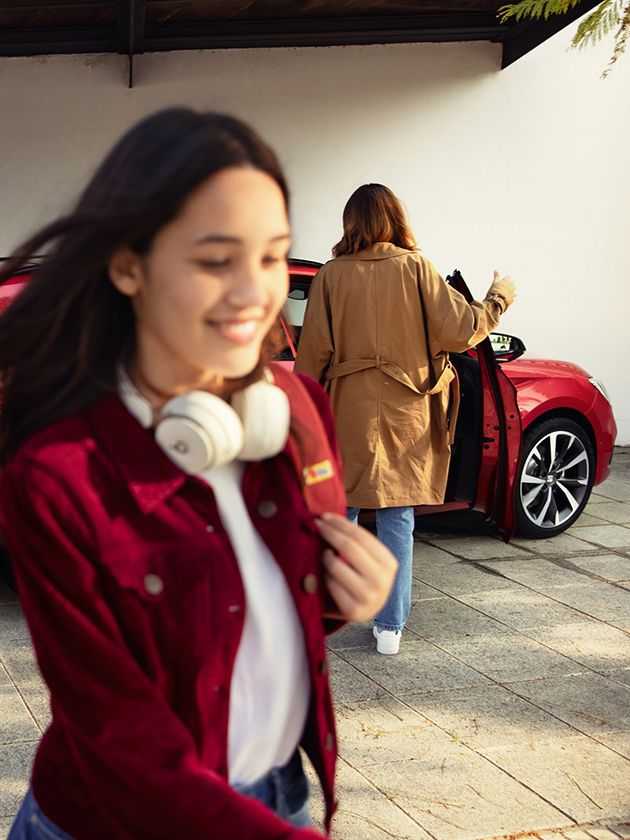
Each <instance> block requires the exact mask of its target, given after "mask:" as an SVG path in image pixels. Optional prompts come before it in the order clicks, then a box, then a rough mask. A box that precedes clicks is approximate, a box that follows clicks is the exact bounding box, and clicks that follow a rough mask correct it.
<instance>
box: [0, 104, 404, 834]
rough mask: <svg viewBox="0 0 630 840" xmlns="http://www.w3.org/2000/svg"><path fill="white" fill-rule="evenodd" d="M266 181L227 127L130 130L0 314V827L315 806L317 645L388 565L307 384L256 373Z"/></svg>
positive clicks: (163, 819) (250, 825)
mask: <svg viewBox="0 0 630 840" xmlns="http://www.w3.org/2000/svg"><path fill="white" fill-rule="evenodd" d="M287 206H288V191H287V187H286V184H285V180H284V177H283V174H282V171H281V169H280V166H279V164H278V161H277V159H276V157H275V155H274V154H273V152H272V151H271V150H270V149H269V148H268V147H267V146H266V145H265V144H264V143H263V142H262V141H261V140H260V138H259V137H258V136H257V135H256V134H255V133H254V132H253V131H252V130H251V129H250V128H249V127H248V126H246V125H245V124H243V123H242V122H240V121H238V120H235V119H233V118H230V117H226V116H221V115H216V114H198V113H195V112H193V111H190V110H187V109H177V108H176V109H170V110H167V111H163V112H160V113H158V114H156V115H154V116H152V117H149V118H147V119H145V120H143V121H142V122H141V123H139V124H138V125H137V126H136V127H135V128H133V129H131V130H130V131H129V132H128V133H127V134H126V135H125V136H123V138H122V139H121V140H120V141H119V142H118V144H117V145H116V146H115V147H114V148H113V150H112V151H111V152H110V154H109V155H108V156H107V157H106V159H105V160H104V162H103V163H102V165H101V166H100V168H99V169H98V170H97V172H96V174H95V175H94V177H93V178H92V180H91V181H90V183H89V184H88V186H87V188H86V189H85V191H84V193H83V195H82V196H81V197H80V198H79V200H78V203H77V205H76V207H75V209H74V210H73V211H72V212H71V213H70V214H69V215H68V216H66V217H64V218H62V219H60V220H58V221H57V222H54V223H53V224H51V225H49V226H48V227H46V228H45V229H44V230H42V231H40V232H39V233H37V234H36V235H34V236H33V237H31V238H30V239H29V240H28V241H27V242H25V243H24V244H23V245H22V246H21V247H20V248H19V249H18V250H17V252H16V253H15V255H14V257H13V258H12V259H11V260H10V261H9V262H8V264H7V265H5V266H4V268H3V270H2V273H1V275H0V281H1V280H3V279H6V278H7V277H8V276H10V275H11V274H12V273H13V272H15V271H16V270H18V269H20V268H21V267H22V266H23V265H24V264H25V262H26V261H27V259H28V257H29V256H30V255H31V254H34V253H37V254H40V253H45V258H44V260H43V263H42V264H41V266H40V267H39V268H38V269H37V271H36V273H35V276H34V278H33V279H32V280H31V282H30V283H29V285H28V287H27V288H26V290H25V291H23V292H22V293H21V294H20V296H19V297H18V298H17V300H15V302H14V303H12V305H11V306H10V307H9V309H8V310H7V311H6V312H5V313H4V314H3V315H2V316H1V317H0V383H1V386H0V387H1V398H2V412H1V414H0V457H1V459H2V464H3V473H2V477H1V482H0V514H1V516H2V530H3V532H4V537H5V539H6V542H7V545H8V548H9V552H10V554H11V558H12V561H13V567H14V572H15V576H16V579H17V583H18V589H19V593H20V597H21V602H22V605H23V609H24V612H25V615H26V619H27V621H28V624H29V628H30V631H31V635H32V638H33V643H34V647H35V652H36V655H37V659H38V663H39V666H40V668H41V671H42V674H43V676H44V679H45V681H46V682H47V684H48V687H49V689H50V696H51V711H52V722H51V725H50V727H49V729H48V730H47V731H46V733H45V734H44V737H43V739H42V742H41V744H40V746H39V749H38V752H37V755H36V758H35V763H34V768H33V773H32V787H31V789H30V790H29V792H28V794H27V796H26V798H25V800H24V802H23V804H22V807H21V810H20V812H19V814H18V816H17V818H16V821H15V824H14V826H13V829H12V831H11V834H10V838H11V840H24V838H51V837H53V838H54V837H60V838H68V837H70V838H77V840H112V838H115V839H116V840H125V838H127V840H144V838H146V840H153V838H165V840H166V838H168V840H174V838H182V837H185V838H199V840H202V838H203V840H210V838H216V840H219V838H220V840H225V838H227V837H229V838H234V840H241V839H242V840H245V838H254V837H255V838H278V839H279V838H296V840H297V838H302V837H303V838H305V840H306V838H307V837H315V836H321V835H319V834H317V833H316V832H314V830H312V829H310V828H308V826H309V825H310V818H309V815H308V802H307V799H308V786H307V783H306V778H305V776H304V772H303V769H302V763H301V757H300V751H299V747H302V748H303V749H304V750H305V751H306V752H307V754H308V755H309V757H310V759H311V761H312V763H313V765H314V766H315V769H316V770H317V773H318V775H319V777H320V780H321V782H322V786H323V790H324V797H325V801H326V823H327V826H328V825H329V824H330V818H331V815H332V812H333V809H334V805H333V802H334V800H333V778H334V766H335V757H336V740H335V734H334V719H333V711H332V705H331V698H330V692H329V687H328V675H327V666H326V651H325V643H324V634H325V631H326V630H330V629H334V628H335V627H338V626H339V625H340V623H341V622H342V621H343V620H345V619H359V620H364V619H366V618H367V617H369V616H370V615H373V614H374V613H375V612H376V611H377V610H378V609H379V608H380V607H381V606H382V604H383V603H384V601H385V599H386V597H387V592H388V589H389V586H390V585H391V581H392V579H393V576H394V573H395V568H396V563H395V560H394V559H393V557H392V556H391V554H390V553H389V552H388V551H387V549H385V548H384V547H383V546H382V545H381V544H380V543H378V541H377V540H375V539H374V538H373V537H372V536H371V535H370V534H368V533H367V532H365V531H355V529H353V528H352V526H351V525H350V524H349V523H348V522H347V521H346V519H345V518H344V516H343V515H342V514H343V513H344V511H345V498H344V494H343V485H342V483H341V480H340V477H339V471H338V467H337V459H336V444H335V439H334V434H333V431H332V422H331V416H330V413H329V409H328V407H327V404H326V400H325V397H324V396H323V394H322V393H321V391H320V389H319V388H318V387H316V386H315V385H314V384H313V383H310V384H309V382H308V380H307V379H304V380H302V379H301V378H299V377H296V376H293V375H292V374H290V373H288V372H286V371H284V370H283V369H282V368H281V367H279V366H277V365H274V364H273V363H271V362H270V356H271V354H272V353H273V352H274V350H275V349H277V346H278V336H279V334H278V328H277V316H278V313H279V310H280V307H281V306H282V304H283V302H284V299H285V296H286V294H287V287H288V270H287V261H286V257H287V252H288V248H289V242H290V230H289V223H288V216H287Z"/></svg>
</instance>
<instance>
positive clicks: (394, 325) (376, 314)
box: [295, 184, 515, 654]
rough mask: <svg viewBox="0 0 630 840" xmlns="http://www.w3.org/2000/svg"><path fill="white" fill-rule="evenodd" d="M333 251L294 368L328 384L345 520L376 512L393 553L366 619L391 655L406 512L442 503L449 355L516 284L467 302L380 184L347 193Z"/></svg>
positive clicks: (507, 282) (404, 603)
mask: <svg viewBox="0 0 630 840" xmlns="http://www.w3.org/2000/svg"><path fill="white" fill-rule="evenodd" d="M333 256H334V257H335V259H333V260H331V261H330V262H328V263H326V265H325V266H324V267H323V268H322V269H321V271H319V273H318V274H317V276H316V278H315V280H314V281H313V284H312V286H311V290H310V293H309V298H308V305H307V309H306V314H305V318H304V325H303V327H302V333H301V337H300V344H299V349H298V356H297V361H296V365H295V370H296V371H300V372H301V373H306V374H309V375H310V376H312V377H313V378H314V379H316V380H317V381H319V382H321V383H322V384H325V385H326V387H327V388H328V390H329V391H330V397H331V403H332V408H333V414H334V416H335V420H336V427H337V433H338V437H339V447H340V451H341V457H342V463H343V467H344V478H345V486H346V492H347V497H348V503H349V505H350V508H349V510H348V517H349V518H350V520H351V521H353V522H356V520H357V517H358V514H359V510H360V509H361V508H372V509H376V528H377V533H378V536H379V538H380V539H381V540H382V541H383V542H384V543H385V545H387V546H388V547H389V548H390V549H391V551H392V553H393V554H394V556H395V557H396V559H397V560H398V564H399V566H398V573H397V575H396V580H395V583H394V587H393V588H392V591H391V593H390V596H389V599H388V601H387V603H386V605H385V606H384V607H383V609H382V610H381V612H379V613H378V615H377V616H376V618H375V620H374V635H375V636H376V640H377V650H378V652H379V653H383V654H396V653H398V650H399V646H400V639H401V633H402V630H403V628H404V626H405V623H406V621H407V618H408V615H409V610H410V607H411V585H412V555H413V528H414V510H413V508H414V506H415V505H438V504H441V503H442V502H443V501H444V493H445V489H446V481H447V477H448V466H449V460H450V449H451V442H452V435H453V432H454V429H455V423H456V421H457V405H458V402H459V399H458V397H459V394H458V388H457V375H456V373H455V369H454V368H453V367H452V365H451V363H450V362H449V358H448V354H449V352H459V351H463V350H466V349H467V348H469V347H473V346H474V345H475V344H478V343H479V342H480V341H481V340H482V339H483V338H485V337H486V336H487V335H488V334H489V333H490V332H492V330H494V329H495V327H496V326H497V324H498V323H499V318H500V317H501V315H502V314H503V312H504V311H505V310H506V309H507V307H508V306H509V305H510V304H511V303H512V301H513V300H514V296H515V290H514V284H513V282H512V280H511V279H510V278H509V277H504V278H502V279H500V278H499V275H498V273H497V272H495V274H494V281H493V283H492V285H491V286H490V289H489V290H488V293H487V295H486V297H485V299H484V300H483V301H482V302H477V301H473V302H472V303H470V304H469V303H467V302H466V300H465V299H464V297H463V296H462V295H460V294H459V293H458V292H456V291H455V290H454V289H453V288H451V287H450V286H448V285H447V284H446V283H445V282H444V281H443V279H442V278H441V277H440V275H439V274H438V273H437V271H436V270H435V268H434V267H433V265H432V264H431V263H430V262H429V260H427V259H426V258H425V257H423V256H422V255H421V254H420V253H419V251H418V250H417V246H416V242H415V239H414V236H413V234H412V232H411V230H410V228H409V225H408V223H407V219H406V216H405V212H404V210H403V208H402V205H401V204H400V201H399V200H398V199H397V197H396V196H395V195H394V193H393V192H392V191H391V190H390V189H388V188H387V187H385V186H383V185H382V184H365V185H363V186H362V187H359V188H358V189H357V190H356V191H355V192H354V193H353V194H352V195H351V196H350V198H349V199H348V202H347V204H346V206H345V209H344V211H343V236H342V238H341V240H340V241H339V242H338V243H337V244H336V245H335V247H334V248H333Z"/></svg>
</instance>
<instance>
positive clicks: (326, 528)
mask: <svg viewBox="0 0 630 840" xmlns="http://www.w3.org/2000/svg"><path fill="white" fill-rule="evenodd" d="M316 522H317V526H318V528H319V531H320V534H321V535H322V537H323V538H324V539H325V540H326V542H327V543H328V544H329V545H330V546H331V548H328V549H326V551H325V552H324V568H325V574H326V585H327V586H328V591H329V592H330V594H331V595H332V598H333V600H334V602H335V603H336V605H337V607H338V609H339V612H340V614H341V616H342V617H343V618H345V619H347V620H348V621H367V620H368V619H370V618H373V617H374V616H375V615H376V613H377V612H379V610H380V609H381V608H382V607H383V606H384V604H385V602H386V601H387V597H388V595H389V592H390V589H391V588H392V584H393V582H394V577H395V575H396V570H397V569H398V562H397V561H396V558H395V557H394V555H393V554H392V553H391V551H390V550H389V549H388V548H386V547H385V546H384V545H383V543H382V542H381V541H380V540H378V539H377V538H376V537H375V536H374V535H373V534H371V533H370V532H369V531H367V530H366V529H365V528H362V527H361V526H360V525H353V524H352V523H351V522H349V521H348V520H347V519H346V518H345V517H344V516H339V514H336V513H325V514H323V515H322V517H321V519H317V520H316Z"/></svg>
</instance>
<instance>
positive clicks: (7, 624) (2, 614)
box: [0, 602, 29, 643]
mask: <svg viewBox="0 0 630 840" xmlns="http://www.w3.org/2000/svg"><path fill="white" fill-rule="evenodd" d="M28 638H29V634H28V628H27V626H26V621H25V620H24V616H23V615H22V609H21V607H20V605H19V604H18V603H17V602H15V603H11V602H9V603H5V604H0V643H3V642H5V641H6V642H8V641H13V640H14V639H28Z"/></svg>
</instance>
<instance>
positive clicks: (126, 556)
mask: <svg viewBox="0 0 630 840" xmlns="http://www.w3.org/2000/svg"><path fill="white" fill-rule="evenodd" d="M303 384H304V385H306V386H307V388H308V391H309V392H310V394H311V397H312V399H313V401H314V403H315V405H316V406H317V411H318V413H319V415H320V416H321V418H322V420H323V426H322V434H321V435H320V440H319V442H318V444H317V446H316V447H315V450H316V451H317V452H318V456H319V455H321V457H320V458H319V460H321V461H325V460H326V459H327V458H331V459H332V461H333V463H334V465H335V467H336V468H337V467H338V461H337V453H336V445H335V442H334V433H333V427H332V420H331V415H330V411H329V408H328V404H327V398H326V396H325V395H324V393H323V392H322V391H321V390H320V389H319V386H317V385H316V384H315V383H313V382H312V381H310V380H307V379H304V380H303ZM323 430H325V433H324V431H323ZM314 434H315V433H314ZM311 443H312V441H311ZM294 460H295V459H292V458H291V457H290V455H289V449H287V450H285V452H283V453H281V454H280V455H278V456H277V457H275V458H273V459H270V460H267V461H263V462H260V463H251V464H248V465H247V467H246V469H245V473H244V478H243V494H244V497H245V501H246V504H247V507H248V510H249V513H250V516H251V518H252V520H253V522H254V525H255V527H256V528H257V529H258V531H259V533H260V534H261V536H262V538H263V540H264V541H265V542H266V544H267V545H268V546H269V548H270V550H271V552H272V554H273V555H274V557H275V558H276V559H277V562H278V563H279V564H280V566H281V567H282V569H283V571H284V573H285V575H286V579H287V583H288V586H289V588H290V591H291V593H292V595H293V597H294V599H295V604H296V607H297V611H298V614H299V617H300V620H301V623H302V627H303V630H304V638H305V644H306V652H307V657H308V662H309V669H310V675H311V683H312V701H311V709H310V712H309V717H308V722H307V725H306V729H305V733H304V737H303V741H302V746H303V747H304V749H305V750H306V752H307V754H308V755H309V757H310V758H311V761H312V762H313V764H314V766H315V768H316V770H317V772H318V774H319V776H320V779H321V781H322V786H323V790H324V795H325V799H326V802H327V812H328V819H330V816H331V815H332V812H333V811H334V807H335V806H334V800H333V781H334V767H335V760H336V753H337V748H336V738H335V726H334V718H333V708H332V703H331V697H330V691H329V684H328V668H327V662H326V649H325V644H324V621H323V619H322V614H323V608H324V602H325V593H324V585H323V581H322V570H321V551H322V542H321V539H320V537H319V535H318V532H317V529H316V527H315V525H314V522H313V516H312V514H311V513H310V512H309V510H308V509H307V507H306V506H305V502H304V499H303V494H302V491H301V486H300V480H299V475H298V471H297V469H296V464H295V463H294ZM0 510H1V514H2V521H3V530H4V534H5V537H6V540H7V543H8V547H9V551H10V554H11V557H12V560H13V565H14V570H15V575H16V578H17V582H18V589H19V593H20V597H21V601H22V606H23V609H24V612H25V615H26V619H27V621H28V624H29V628H30V631H31V635H32V638H33V643H34V647H35V651H36V655H37V659H38V663H39V666H40V668H41V671H42V674H43V676H44V679H45V681H46V683H47V684H48V686H49V688H50V693H51V709H52V723H51V725H50V727H49V729H48V730H47V732H46V733H45V734H44V736H43V739H42V741H41V744H40V746H39V749H38V752H37V756H36V758H35V764H34V769H33V780H32V781H33V790H34V794H35V798H36V799H37V800H38V802H39V804H40V806H41V808H42V810H43V811H44V813H45V814H46V815H47V816H48V817H49V819H51V820H52V821H53V822H54V823H56V824H57V825H58V826H59V827H60V828H61V829H63V830H64V831H66V832H67V833H68V834H70V835H71V836H72V837H75V838H77V840H145V838H146V840H158V838H159V839H160V840H161V838H164V840H167V838H168V840H179V838H189V840H202V839H203V840H213V838H214V839H215V840H228V838H229V840H254V838H256V840H263V838H268V839H269V840H272V838H273V840H276V839H277V840H280V838H283V840H284V838H290V839H291V840H302V838H303V840H306V838H311V837H313V838H314V837H317V836H321V835H319V834H318V833H317V832H314V831H312V830H310V829H297V828H293V827H292V826H290V825H289V824H288V823H286V822H284V821H283V820H281V819H279V818H278V817H277V816H276V815H275V814H273V813H272V812H271V811H270V810H269V809H268V808H266V807H264V806H263V805H261V804H259V803H257V802H256V801H254V800H252V799H247V798H245V797H244V796H242V795H241V794H239V793H236V792H235V791H233V790H232V789H231V788H230V787H229V785H228V783H227V781H226V779H227V771H228V768H227V732H228V714H229V699H230V698H229V687H230V679H231V674H232V669H233V665H234V660H235V657H236V652H237V648H238V645H239V639H240V636H241V631H242V628H243V622H244V614H245V595H244V590H243V586H242V582H241V578H240V575H239V571H238V565H237V561H236V558H235V556H234V553H233V551H232V548H231V545H230V542H229V540H228V537H227V535H226V533H225V530H224V528H223V526H222V523H221V519H220V517H219V513H218V510H217V506H216V502H215V499H214V496H213V492H212V490H211V488H210V487H209V486H208V485H207V484H206V483H205V482H203V481H202V480H200V479H198V478H195V477H190V476H186V475H185V474H184V473H182V472H181V471H180V470H179V469H178V468H177V467H176V466H175V465H174V464H173V463H172V462H171V461H170V460H169V459H168V458H167V457H166V456H165V455H164V454H163V453H162V451H161V450H160V449H159V448H158V447H157V445H156V444H155V442H154V440H153V437H152V435H151V432H150V431H147V430H145V429H143V428H142V427H141V426H140V425H139V424H138V423H137V422H136V420H135V419H134V418H133V417H132V416H131V415H130V414H129V413H128V412H127V410H126V409H125V407H124V406H123V405H122V403H121V402H120V400H119V399H118V397H117V396H113V395H112V396H109V397H106V398H104V399H103V400H101V401H100V402H99V403H97V404H95V405H93V406H91V407H90V408H89V409H87V410H86V411H85V412H83V413H81V414H77V415H73V416H71V417H68V418H66V419H64V420H61V421H59V422H57V423H55V424H54V425H52V426H50V427H48V428H47V429H45V430H43V431H41V432H39V433H37V434H36V435H34V436H33V437H32V438H31V439H30V440H29V441H28V442H27V443H26V444H25V445H24V446H23V447H22V448H21V449H20V451H19V452H18V454H17V455H16V456H15V458H14V459H13V460H12V462H11V463H10V464H9V466H8V467H7V468H6V470H5V471H4V473H3V475H2V478H1V482H0ZM337 512H339V513H343V512H344V502H343V499H342V498H341V497H339V499H338V502H337ZM269 609H270V610H273V604H270V605H269Z"/></svg>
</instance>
